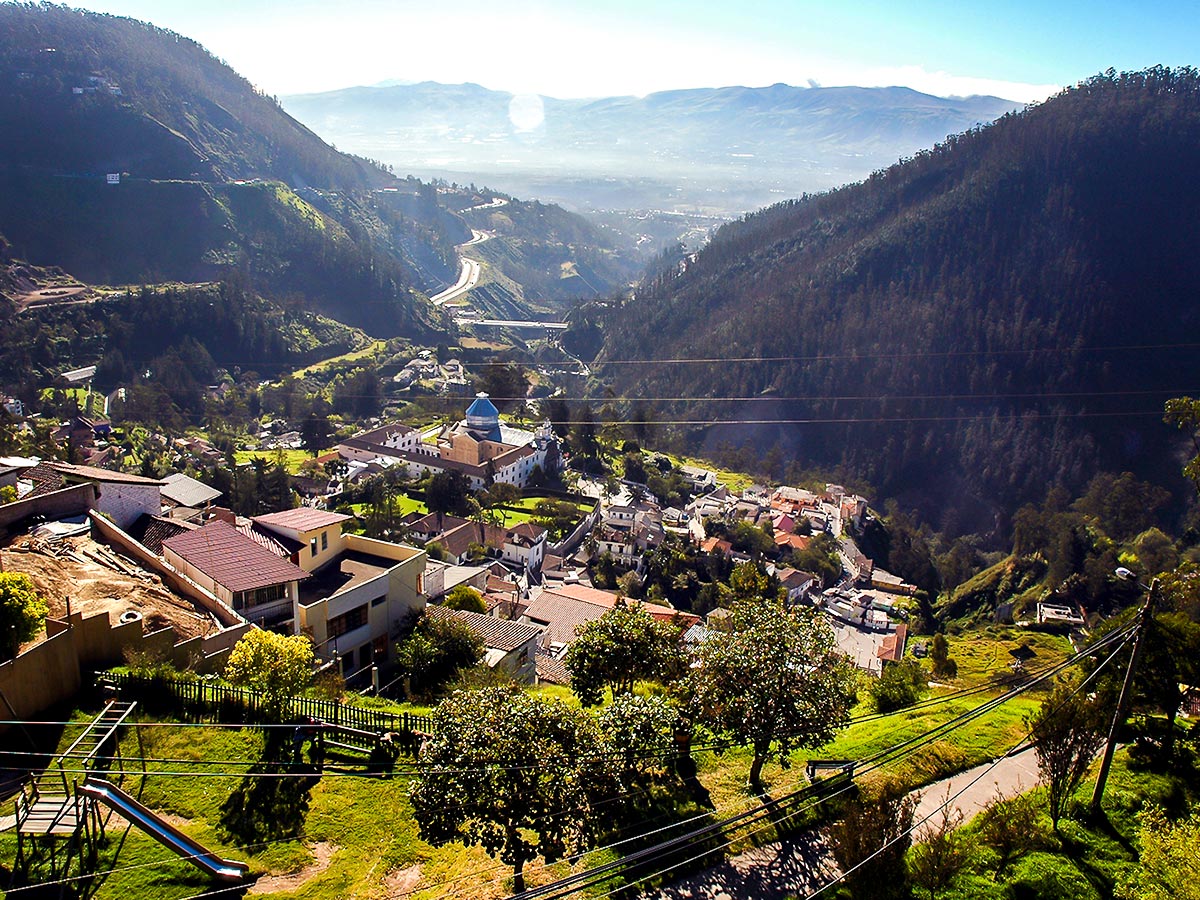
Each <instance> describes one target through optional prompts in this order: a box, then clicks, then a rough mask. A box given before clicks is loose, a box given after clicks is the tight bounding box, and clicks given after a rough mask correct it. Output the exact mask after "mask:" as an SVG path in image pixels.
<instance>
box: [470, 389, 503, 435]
mask: <svg viewBox="0 0 1200 900" xmlns="http://www.w3.org/2000/svg"><path fill="white" fill-rule="evenodd" d="M499 426H500V410H498V409H496V405H495V404H494V403H492V401H491V400H489V399H488V395H487V394H476V395H475V402H474V403H472V404H471V405H470V406H468V407H467V427H468V428H479V429H482V430H484V431H490V430H491V429H493V428H498V427H499Z"/></svg>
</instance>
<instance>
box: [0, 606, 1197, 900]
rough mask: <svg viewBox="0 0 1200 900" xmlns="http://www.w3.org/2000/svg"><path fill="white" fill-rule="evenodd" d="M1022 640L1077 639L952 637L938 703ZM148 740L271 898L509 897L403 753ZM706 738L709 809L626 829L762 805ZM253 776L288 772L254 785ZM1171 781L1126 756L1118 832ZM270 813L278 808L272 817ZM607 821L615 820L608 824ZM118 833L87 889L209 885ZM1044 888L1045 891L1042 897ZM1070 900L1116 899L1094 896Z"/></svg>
mask: <svg viewBox="0 0 1200 900" xmlns="http://www.w3.org/2000/svg"><path fill="white" fill-rule="evenodd" d="M1026 639H1031V641H1032V645H1033V646H1034V647H1035V650H1036V652H1038V654H1039V662H1040V663H1041V664H1044V665H1048V664H1050V663H1051V662H1053V661H1055V658H1062V656H1063V655H1065V653H1066V648H1065V643H1066V642H1065V641H1062V640H1061V639H1057V638H1053V637H1050V636H1046V635H1026V634H1024V633H1010V632H1009V631H1007V630H1004V631H997V632H995V633H994V634H991V635H980V636H972V637H970V638H963V639H959V640H955V641H952V643H951V653H952V655H954V656H955V657H956V658H957V659H958V660H959V665H960V676H961V677H960V681H959V682H957V683H956V684H955V685H954V686H947V687H942V688H937V689H935V690H934V692H933V694H932V696H939V695H946V694H948V693H950V692H951V691H953V690H954V689H956V688H962V687H964V686H969V685H972V684H986V683H987V682H988V680H989V679H990V678H991V676H992V675H993V674H994V673H996V672H998V671H1000V670H1001V669H1002V668H1003V670H1004V671H1007V663H1006V658H1007V657H1008V649H1009V648H1010V647H1012V646H1015V645H1016V644H1017V642H1018V641H1024V640H1026ZM1032 666H1033V664H1032V663H1031V668H1032ZM1040 667H1041V666H1040V665H1039V668H1040ZM535 690H536V691H537V692H538V693H539V694H540V695H542V696H544V697H547V698H554V699H558V700H561V701H563V702H567V703H570V704H571V705H573V706H578V702H577V701H576V699H575V697H574V695H573V694H572V693H571V692H570V691H569V690H568V689H567V688H563V687H556V686H544V687H540V688H536V689H535ZM997 690H998V689H997ZM995 693H996V690H992V691H984V692H982V693H981V694H980V695H976V696H971V697H960V696H954V697H951V698H949V699H948V700H947V701H946V702H944V703H941V704H938V705H936V706H929V707H925V708H920V709H910V710H904V711H901V712H899V713H898V714H896V715H892V716H889V717H887V718H874V717H870V718H865V717H868V716H869V714H870V708H869V706H868V705H867V703H866V702H861V703H859V704H858V706H857V707H856V709H855V711H854V715H855V717H856V719H860V721H856V722H855V723H853V724H851V725H850V726H849V727H848V728H846V729H845V730H844V731H843V732H842V733H841V734H840V735H839V736H838V737H837V739H836V740H834V741H833V742H832V743H831V744H829V745H827V746H825V747H820V748H815V749H810V750H801V751H797V752H795V753H793V754H792V756H791V760H790V762H791V765H790V766H788V767H783V766H781V765H780V764H779V763H778V762H773V763H769V764H768V765H767V766H766V767H765V769H764V772H763V777H764V782H765V785H766V788H767V791H768V792H769V795H770V796H772V797H775V798H780V797H783V796H785V795H786V794H788V793H789V792H791V791H793V790H795V789H797V788H799V787H802V786H803V785H804V784H805V783H806V779H805V775H804V765H803V764H804V761H805V760H806V759H809V758H812V757H825V758H845V759H861V758H863V757H865V756H867V755H869V754H872V753H874V752H877V751H879V750H882V749H884V748H887V747H892V746H895V745H897V744H899V743H901V742H903V741H906V740H908V739H909V738H912V737H916V736H918V735H921V734H923V733H924V732H926V731H928V730H930V729H931V728H934V727H935V726H937V725H939V724H941V723H944V722H946V721H948V720H950V719H952V718H954V717H955V716H957V715H960V714H961V713H963V712H965V711H967V710H969V709H971V708H973V707H975V706H976V705H978V704H980V703H982V702H984V701H985V700H986V699H987V698H989V697H991V696H994V695H995ZM864 696H865V695H864ZM1040 696H1041V695H1040V694H1039V693H1036V692H1035V693H1033V694H1032V695H1030V696H1022V697H1020V698H1018V699H1016V700H1013V701H1010V702H1009V703H1008V704H1006V705H1005V706H1004V707H1002V708H1000V709H998V710H996V711H994V712H991V713H989V714H987V715H986V716H984V717H982V718H980V719H978V720H977V721H974V722H971V723H967V724H962V725H960V726H959V727H956V728H955V729H954V730H952V731H949V732H948V733H946V734H944V735H942V736H941V737H940V738H939V739H938V740H937V741H936V742H934V743H933V744H931V745H930V746H928V747H926V748H925V749H923V750H921V751H919V752H917V753H914V754H912V755H910V756H908V757H907V758H905V759H904V760H902V761H900V762H897V763H895V764H892V765H889V766H888V767H886V769H885V770H884V771H883V772H882V773H881V774H884V775H887V776H890V777H892V778H896V779H898V780H900V781H901V782H902V783H904V784H905V785H906V786H909V787H917V786H919V785H921V784H925V783H928V782H929V781H932V780H936V779H938V778H940V777H943V776H944V775H947V774H950V773H952V772H956V771H960V770H962V769H965V768H968V767H970V766H972V765H976V764H978V763H980V762H983V761H985V760H989V759H993V758H995V757H996V756H997V755H998V754H1000V753H1001V752H1003V751H1006V750H1008V749H1009V748H1010V747H1011V746H1013V745H1014V744H1015V743H1016V742H1017V741H1018V740H1020V739H1021V738H1022V737H1023V736H1024V734H1025V726H1024V717H1025V716H1026V715H1028V714H1029V713H1030V712H1032V711H1033V710H1034V709H1035V708H1036V706H1037V704H1038V703H1039V702H1040ZM354 702H361V703H365V704H368V705H372V706H386V707H387V708H389V709H392V710H393V711H403V710H408V711H411V712H417V713H427V712H428V708H426V707H412V706H406V705H397V704H394V703H392V702H390V701H382V700H373V699H366V700H363V699H355V700H354ZM76 718H77V719H80V720H86V715H85V714H83V713H77V714H76ZM76 734H77V732H75V731H71V730H68V731H66V732H65V733H63V734H62V735H61V737H60V738H59V741H58V743H59V747H60V748H61V747H64V746H66V745H67V744H68V743H69V742H70V741H71V740H72V739H73V738H74V737H75V735H76ZM143 740H144V742H145V753H146V755H147V756H148V757H149V758H150V759H149V761H148V769H149V771H150V774H149V775H147V776H146V777H145V778H144V782H143V783H142V785H141V787H142V794H141V798H142V800H143V801H144V802H145V803H147V804H148V805H149V806H151V807H152V808H153V809H156V810H159V811H160V812H163V813H167V814H169V815H170V816H171V817H173V818H172V819H171V821H172V822H173V823H175V824H177V825H178V826H179V827H180V828H182V829H183V830H184V831H186V832H187V833H188V834H191V835H192V836H194V837H195V838H197V839H198V840H200V841H201V842H202V843H204V844H206V845H207V846H209V847H210V848H211V849H213V850H215V851H217V852H219V853H221V854H222V855H225V856H228V857H230V858H233V859H241V860H244V861H247V862H248V863H249V864H250V865H251V867H252V871H253V872H254V874H256V875H259V876H261V878H260V881H259V884H258V887H257V888H256V891H257V890H262V891H264V892H265V893H266V894H267V895H268V896H280V897H305V898H319V900H323V898H331V900H332V898H337V897H355V898H372V900H375V898H383V897H401V896H403V897H413V898H418V900H423V898H429V900H432V898H435V897H444V896H447V895H449V894H452V895H453V896H455V897H457V898H459V900H493V898H499V897H502V896H506V895H507V894H508V893H510V892H511V885H510V883H509V882H508V878H507V871H506V869H505V867H504V866H503V865H500V864H498V863H497V862H496V861H494V860H492V859H491V858H490V857H488V856H487V855H486V854H485V853H483V852H482V851H481V850H479V849H478V848H473V849H464V848H462V847H461V846H459V845H457V844H453V845H448V846H446V847H443V848H440V849H439V848H434V847H432V846H430V845H429V844H428V843H426V842H424V841H422V840H421V838H420V835H419V833H418V829H417V825H416V823H415V821H414V819H413V815H412V809H411V806H410V804H409V802H408V794H407V788H408V784H409V773H410V772H411V767H410V766H409V765H408V764H406V760H405V758H403V757H402V759H401V764H400V765H399V766H398V768H397V771H396V772H395V773H394V774H393V775H392V776H391V777H387V778H380V777H375V776H370V777H369V776H366V775H365V774H364V773H363V772H362V768H361V766H358V765H348V764H344V763H342V762H338V761H335V762H334V763H333V764H332V765H330V766H328V767H327V768H326V770H325V772H324V773H323V774H322V775H321V776H320V777H319V778H318V777H316V776H315V775H310V773H309V772H308V770H306V769H297V768H289V767H288V766H286V765H284V766H281V765H280V764H269V763H264V762H263V760H264V758H276V759H277V758H279V757H278V754H275V755H273V756H272V755H271V754H269V753H267V752H266V747H265V741H264V737H263V735H262V733H261V732H260V731H258V730H255V729H250V728H237V727H228V728H220V727H215V726H212V725H202V726H199V727H193V726H188V725H184V724H179V723H176V724H169V723H168V724H163V725H160V726H156V727H152V728H147V729H144V730H143ZM705 743H707V739H706V738H704V737H703V735H701V736H698V738H697V750H696V752H695V754H694V758H695V761H696V763H697V772H698V779H699V784H700V786H701V791H702V793H703V794H704V795H705V796H707V798H708V801H709V802H710V803H711V808H710V807H708V806H704V807H700V806H697V805H696V797H695V796H692V795H690V794H688V793H687V792H684V791H683V789H682V787H681V786H680V785H681V783H680V782H677V781H672V780H669V779H668V782H664V784H663V785H662V786H660V787H656V788H654V789H652V790H648V791H646V792H645V796H644V797H641V798H639V799H638V800H637V803H638V804H639V808H640V809H641V812H640V813H639V816H640V817H639V818H638V819H637V820H636V825H633V824H631V823H630V822H626V824H625V826H624V827H626V828H631V827H632V828H634V829H635V830H636V831H641V830H647V829H648V828H650V827H654V826H655V825H656V824H666V823H667V822H669V821H672V820H675V819H678V818H680V817H683V816H689V815H695V814H697V813H700V814H705V813H706V814H707V815H709V816H711V817H712V818H720V817H724V816H727V815H732V814H734V813H737V812H740V811H743V810H747V809H750V808H752V807H753V806H755V805H756V804H757V802H758V799H757V798H756V797H754V796H752V795H750V794H749V793H747V791H746V788H745V779H746V773H747V771H748V769H749V764H750V752H749V750H748V749H745V748H732V749H728V750H726V751H725V752H724V753H721V754H718V753H716V752H713V751H712V750H710V749H704V748H703V745H704V744H705ZM122 748H123V753H124V754H125V755H126V756H127V757H136V755H137V752H138V749H137V743H136V740H135V739H133V738H132V737H126V738H125V739H124V741H123V744H122ZM252 768H256V769H257V771H259V772H264V773H267V774H268V775H269V774H270V773H274V774H275V775H280V776H284V777H261V776H259V777H248V773H249V772H250V771H251V769H252ZM874 777H878V776H874ZM1164 777H1165V776H1160V775H1156V774H1153V773H1146V772H1139V771H1134V770H1133V769H1131V768H1130V767H1129V766H1128V764H1127V761H1126V759H1125V757H1124V755H1122V756H1119V757H1118V765H1117V767H1116V769H1115V770H1114V774H1113V778H1112V781H1111V786H1110V795H1109V796H1110V798H1112V799H1111V802H1110V805H1111V806H1113V807H1114V809H1115V812H1114V814H1113V818H1114V823H1115V825H1116V828H1117V831H1118V832H1119V833H1120V834H1121V835H1122V836H1124V835H1128V834H1130V833H1131V830H1130V829H1132V827H1133V825H1134V824H1135V822H1134V819H1133V814H1134V813H1135V812H1136V808H1137V807H1138V805H1139V803H1140V801H1139V800H1138V799H1137V797H1138V796H1141V795H1144V794H1147V793H1151V794H1155V792H1157V794H1156V795H1161V796H1163V797H1164V798H1165V800H1166V801H1170V802H1174V803H1175V804H1176V806H1178V805H1179V803H1180V802H1184V801H1183V800H1181V799H1180V798H1179V797H1175V798H1174V799H1173V800H1172V795H1171V791H1170V788H1169V785H1168V784H1166V782H1164V781H1162V778H1164ZM140 780H141V779H139V778H135V779H134V780H133V781H132V782H128V783H127V785H126V787H127V789H130V790H134V791H136V789H137V787H138V782H139V781H140ZM639 793H640V792H639ZM1184 799H1186V798H1184ZM268 810H269V811H270V812H269V813H267V812H265V811H268ZM820 815H822V811H821V809H820V808H819V807H816V806H813V807H810V808H806V809H805V810H804V811H803V812H802V813H801V815H799V816H797V817H795V818H793V819H790V820H785V821H784V824H785V825H787V826H788V827H791V828H794V827H796V826H798V825H801V824H806V823H811V822H812V821H814V820H815V819H816V818H817V817H819V816H820ZM605 824H606V826H607V827H609V828H614V827H617V826H616V825H614V824H612V823H611V822H609V823H605ZM1067 827H1068V828H1072V829H1076V831H1068V832H1066V833H1067V834H1069V835H1070V836H1071V838H1072V839H1073V840H1077V841H1078V842H1080V843H1081V844H1086V845H1087V846H1089V847H1091V848H1092V851H1094V852H1095V853H1096V854H1098V855H1099V858H1100V859H1102V860H1109V859H1111V867H1112V868H1113V869H1114V871H1115V870H1117V869H1120V868H1121V867H1123V866H1124V867H1127V866H1128V854H1127V853H1126V852H1125V851H1124V850H1122V849H1121V847H1120V840H1118V839H1117V838H1116V837H1113V836H1111V835H1106V834H1104V833H1103V832H1100V831H1097V832H1095V833H1091V832H1086V833H1085V831H1086V830H1084V829H1082V827H1081V826H1080V827H1079V828H1076V826H1075V825H1074V824H1069V825H1068V826H1067ZM776 828H777V825H776V823H775V822H773V821H771V822H766V823H759V824H757V825H754V826H750V827H748V828H746V829H743V830H742V831H740V832H738V833H736V834H734V835H733V836H732V838H733V842H734V843H733V847H734V849H742V848H745V847H748V846H751V845H755V844H761V843H763V842H766V841H769V840H772V839H774V838H775V836H776ZM111 838H112V839H111V840H110V843H109V845H108V846H107V847H106V848H105V850H104V853H103V854H102V858H101V860H100V864H101V867H103V868H112V869H114V870H115V871H113V872H112V874H111V875H109V876H108V877H107V878H106V879H105V880H103V881H102V882H99V883H98V885H97V888H96V890H95V892H94V893H93V894H92V895H91V896H94V897H96V898H117V897H120V898H132V900H141V898H152V897H153V898H164V900H183V898H190V897H194V896H196V895H198V894H201V893H203V892H204V891H205V889H206V887H208V885H207V883H206V882H205V881H204V879H203V877H202V876H200V875H199V873H198V871H196V870H194V869H192V868H191V867H190V866H188V865H187V864H186V863H184V862H182V861H180V860H179V859H178V858H177V857H174V856H172V855H171V854H170V853H169V851H167V850H166V849H164V848H162V847H160V846H159V845H158V844H156V843H154V842H152V841H151V840H150V839H149V838H148V837H146V836H144V835H143V834H141V833H140V832H137V831H131V832H130V833H129V834H128V836H126V837H125V838H124V840H121V839H120V833H119V832H114V833H113V834H112V835H111ZM1051 849H1053V848H1051ZM1059 849H1061V847H1060V848H1059ZM1090 852H1091V851H1090ZM14 854H15V843H14V839H13V837H12V834H11V833H4V834H0V863H3V864H6V865H7V864H9V863H10V862H11V860H12V859H13V858H14ZM1122 854H1124V856H1122ZM611 858H613V855H612V851H600V852H596V853H592V854H589V855H588V856H587V857H585V859H584V863H585V864H587V865H596V864H598V863H599V862H602V861H604V860H606V859H611ZM1020 865H1021V867H1022V870H1021V871H1022V872H1023V873H1024V874H1022V876H1021V877H1022V878H1023V879H1026V880H1028V881H1031V882H1036V881H1037V880H1038V879H1040V878H1042V877H1043V876H1044V877H1046V878H1050V877H1052V876H1053V877H1056V878H1066V879H1074V878H1076V877H1078V876H1079V871H1078V870H1077V869H1072V868H1071V866H1070V864H1068V863H1064V862H1063V860H1062V858H1061V855H1060V856H1054V855H1053V853H1051V852H1050V851H1049V850H1048V851H1046V852H1039V853H1038V854H1033V855H1031V856H1029V857H1027V858H1026V859H1025V860H1022V861H1021V863H1020ZM1098 865H1099V863H1098ZM1103 865H1105V866H1108V865H1109V863H1107V862H1105V863H1103ZM1064 866H1065V867H1066V868H1064ZM1027 870H1028V871H1027ZM1068 870H1069V871H1068ZM568 871H570V869H569V867H568V866H567V865H566V864H563V863H560V864H556V865H553V866H546V865H545V864H543V863H541V862H539V861H535V862H533V863H531V864H530V865H529V866H528V867H527V876H528V880H529V884H530V885H531V886H533V885H537V884H539V883H546V882H548V881H552V880H554V879H556V878H559V877H562V876H563V875H564V874H566V873H567V872H568ZM1072 872H1074V874H1072ZM1048 873H1049V874H1048ZM1054 873H1057V874H1054ZM976 877H977V876H976V875H974V874H968V875H964V876H963V877H962V878H961V879H960V882H961V885H962V890H963V893H961V894H949V893H948V894H947V895H946V896H962V897H967V896H984V897H997V898H999V897H1001V896H1006V895H1004V894H1003V893H997V892H996V891H994V890H992V889H991V888H987V890H983V889H982V888H980V887H979V885H975V883H974V880H973V879H975V878H976ZM978 877H983V876H978ZM1105 877H1108V876H1105ZM1114 877H1115V876H1114ZM1085 880H1086V879H1085ZM1072 883H1074V882H1073V881H1072ZM972 886H974V888H975V889H977V893H976V894H971V893H969V892H968V891H967V888H968V887H972ZM1035 895H1039V894H1036V893H1034V894H1030V896H1035ZM1064 896H1080V897H1088V898H1090V897H1093V896H1095V897H1099V896H1106V895H1105V894H1103V893H1096V892H1095V891H1094V890H1092V892H1090V893H1089V892H1088V891H1083V892H1080V893H1077V894H1075V893H1070V894H1065V895H1064Z"/></svg>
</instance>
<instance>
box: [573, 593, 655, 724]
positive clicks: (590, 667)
mask: <svg viewBox="0 0 1200 900" xmlns="http://www.w3.org/2000/svg"><path fill="white" fill-rule="evenodd" d="M576 634H577V635H578V636H577V637H576V638H575V640H574V641H572V642H571V645H570V646H569V647H568V648H567V655H566V657H565V658H564V660H563V661H564V663H565V664H566V667H567V669H568V670H569V671H570V673H571V690H573V691H574V692H575V695H576V696H577V697H578V698H579V702H580V703H582V704H583V705H584V706H596V705H597V704H599V703H600V702H601V701H602V700H603V698H604V689H605V688H608V689H609V690H610V691H612V695H613V698H614V699H615V698H616V697H617V696H618V695H619V694H628V693H631V692H632V691H633V685H634V683H635V682H637V681H642V680H648V679H653V678H658V677H660V676H661V675H662V673H663V672H664V671H667V670H669V669H670V668H671V663H672V661H673V658H674V657H675V655H676V654H677V652H678V650H677V648H678V640H679V630H678V629H677V628H674V627H673V626H671V625H669V624H666V623H663V622H659V621H658V620H656V619H655V618H654V617H653V616H652V615H650V613H648V612H646V611H645V610H644V609H642V608H641V607H640V606H625V605H622V606H617V607H614V608H613V609H610V610H609V611H608V612H606V613H605V614H604V615H602V616H601V617H600V618H598V619H595V620H593V621H591V622H587V623H585V624H583V625H581V626H579V628H578V629H577V631H576Z"/></svg>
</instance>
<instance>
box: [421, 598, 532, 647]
mask: <svg viewBox="0 0 1200 900" xmlns="http://www.w3.org/2000/svg"><path fill="white" fill-rule="evenodd" d="M425 613H426V615H430V616H433V617H434V618H435V619H458V620H459V621H460V622H464V623H466V626H467V627H468V628H470V629H471V631H472V633H474V634H476V635H478V636H479V639H480V640H482V641H483V643H484V646H485V647H487V648H488V649H489V650H503V651H505V652H506V653H507V652H508V651H510V650H516V649H517V648H518V647H524V646H525V645H526V644H528V643H529V642H530V641H532V640H534V639H535V638H536V637H537V636H538V635H540V634H541V633H542V629H540V628H538V627H537V626H536V625H528V624H525V623H524V622H510V621H509V620H508V619H498V618H496V617H495V616H485V615H481V614H480V613H474V612H468V611H467V610H465V609H446V607H444V606H437V605H435V604H432V603H431V604H430V605H429V606H426V607H425Z"/></svg>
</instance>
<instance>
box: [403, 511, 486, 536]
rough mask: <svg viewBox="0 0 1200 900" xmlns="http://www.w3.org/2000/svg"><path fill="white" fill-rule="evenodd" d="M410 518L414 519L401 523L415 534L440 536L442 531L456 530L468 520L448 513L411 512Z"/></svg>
mask: <svg viewBox="0 0 1200 900" xmlns="http://www.w3.org/2000/svg"><path fill="white" fill-rule="evenodd" d="M409 515H410V516H414V517H415V518H414V519H413V520H412V521H411V522H410V521H405V519H407V518H408V516H405V519H402V520H401V521H402V522H403V523H404V524H405V525H407V526H408V527H409V528H410V529H411V530H413V531H415V532H416V533H417V534H440V533H441V532H443V531H449V530H450V529H451V528H457V527H458V526H459V525H465V524H467V522H468V521H470V520H469V519H464V518H462V516H452V515H450V514H449V513H435V512H432V513H426V514H425V515H421V514H420V513H416V512H412V513H409Z"/></svg>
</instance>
